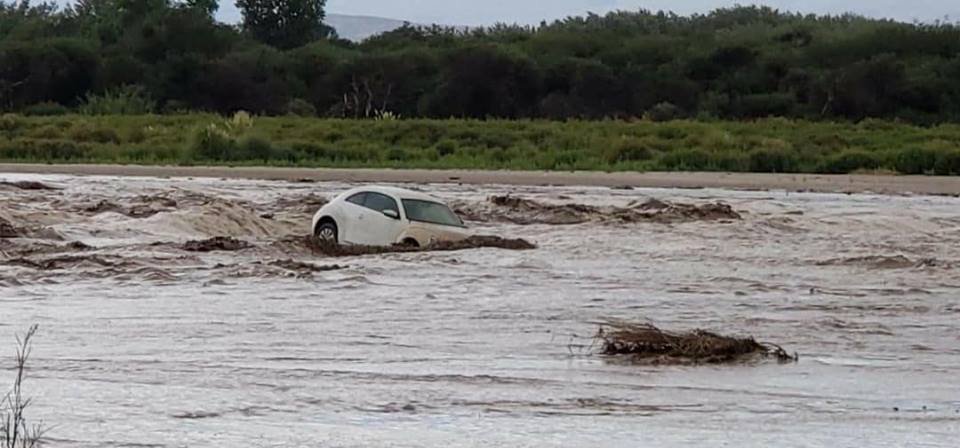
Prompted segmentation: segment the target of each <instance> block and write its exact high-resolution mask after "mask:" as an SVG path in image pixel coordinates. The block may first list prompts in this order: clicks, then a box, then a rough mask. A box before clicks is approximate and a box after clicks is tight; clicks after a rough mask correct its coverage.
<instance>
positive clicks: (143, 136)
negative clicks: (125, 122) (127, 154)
mask: <svg viewBox="0 0 960 448" xmlns="http://www.w3.org/2000/svg"><path fill="white" fill-rule="evenodd" d="M125 141H126V142H127V143H143V142H145V141H147V131H146V130H145V129H143V127H142V126H134V127H133V128H130V130H128V131H127V138H126V139H125Z"/></svg>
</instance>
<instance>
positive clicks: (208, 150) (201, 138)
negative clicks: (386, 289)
mask: <svg viewBox="0 0 960 448" xmlns="http://www.w3.org/2000/svg"><path fill="white" fill-rule="evenodd" d="M190 147H191V149H192V151H193V154H194V156H195V157H197V158H199V159H202V160H218V161H227V160H231V159H232V158H233V155H234V154H235V153H236V152H237V142H236V140H234V139H233V137H231V136H230V135H229V134H228V133H226V132H225V131H224V130H223V129H222V128H220V127H219V126H217V125H215V124H211V125H208V126H205V127H202V128H199V129H197V130H196V131H195V132H194V134H193V142H192V143H191V145H190Z"/></svg>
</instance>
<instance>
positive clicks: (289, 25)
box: [237, 0, 332, 50]
mask: <svg viewBox="0 0 960 448" xmlns="http://www.w3.org/2000/svg"><path fill="white" fill-rule="evenodd" d="M326 3H327V0H237V8H239V9H240V11H241V13H242V14H243V29H244V31H246V32H247V33H249V34H250V36H252V37H253V38H254V39H256V40H258V41H260V42H262V43H264V44H267V45H270V46H273V47H276V48H279V49H282V50H289V49H291V48H297V47H300V46H303V45H306V44H308V43H310V42H313V41H315V40H318V39H321V38H324V37H328V36H330V35H331V34H332V29H331V28H330V27H328V26H326V25H324V24H323V19H324V17H325V13H324V6H325V5H326Z"/></svg>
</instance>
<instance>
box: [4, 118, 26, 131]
mask: <svg viewBox="0 0 960 448" xmlns="http://www.w3.org/2000/svg"><path fill="white" fill-rule="evenodd" d="M23 124H24V122H23V119H22V118H20V116H18V115H14V114H3V115H0V132H13V131H15V130H17V129H19V128H20V127H22V126H23Z"/></svg>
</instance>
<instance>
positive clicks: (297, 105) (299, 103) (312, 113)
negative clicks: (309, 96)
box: [286, 98, 317, 117]
mask: <svg viewBox="0 0 960 448" xmlns="http://www.w3.org/2000/svg"><path fill="white" fill-rule="evenodd" d="M286 110H287V114H288V115H294V116H297V117H316V116H317V108H316V107H314V106H313V104H310V102H308V101H307V100H304V99H300V98H294V99H292V100H290V102H289V103H287V107H286Z"/></svg>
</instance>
